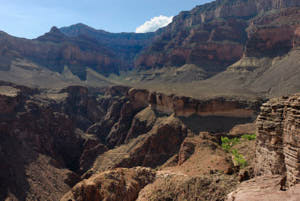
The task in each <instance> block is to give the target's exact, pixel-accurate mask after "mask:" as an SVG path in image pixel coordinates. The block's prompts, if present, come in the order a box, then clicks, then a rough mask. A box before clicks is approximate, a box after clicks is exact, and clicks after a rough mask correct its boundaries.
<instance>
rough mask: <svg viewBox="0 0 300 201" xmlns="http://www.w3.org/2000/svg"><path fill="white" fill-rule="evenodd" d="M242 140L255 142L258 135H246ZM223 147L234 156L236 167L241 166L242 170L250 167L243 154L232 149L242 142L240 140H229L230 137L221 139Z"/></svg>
mask: <svg viewBox="0 0 300 201" xmlns="http://www.w3.org/2000/svg"><path fill="white" fill-rule="evenodd" d="M241 139H244V140H249V141H251V140H255V139H256V134H245V135H242V136H241ZM221 142H222V144H221V146H222V148H223V150H224V151H226V152H228V153H231V154H232V156H233V161H234V163H235V165H237V166H239V167H240V168H245V167H246V166H247V165H248V162H247V160H246V159H245V158H244V156H243V155H242V154H240V153H239V152H238V150H237V149H233V148H232V147H233V146H234V145H236V144H238V143H239V142H240V138H237V137H236V138H232V139H230V138H228V137H221Z"/></svg>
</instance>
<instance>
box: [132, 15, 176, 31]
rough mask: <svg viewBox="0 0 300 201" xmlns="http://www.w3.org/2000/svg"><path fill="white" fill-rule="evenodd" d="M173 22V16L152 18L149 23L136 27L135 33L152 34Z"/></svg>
mask: <svg viewBox="0 0 300 201" xmlns="http://www.w3.org/2000/svg"><path fill="white" fill-rule="evenodd" d="M172 20H173V16H171V17H167V16H163V15H160V16H158V17H154V18H152V19H151V20H149V21H146V22H145V23H144V24H142V25H141V26H139V27H137V28H136V30H135V32H136V33H147V32H153V31H156V30H157V29H159V28H161V27H165V26H167V25H168V24H170V23H171V22H172Z"/></svg>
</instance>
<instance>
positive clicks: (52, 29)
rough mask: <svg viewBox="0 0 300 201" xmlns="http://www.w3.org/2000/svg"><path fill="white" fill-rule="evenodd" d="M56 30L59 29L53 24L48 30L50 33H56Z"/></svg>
mask: <svg viewBox="0 0 300 201" xmlns="http://www.w3.org/2000/svg"><path fill="white" fill-rule="evenodd" d="M57 32H60V31H59V29H58V28H57V27H56V26H53V27H52V28H51V30H50V33H57Z"/></svg>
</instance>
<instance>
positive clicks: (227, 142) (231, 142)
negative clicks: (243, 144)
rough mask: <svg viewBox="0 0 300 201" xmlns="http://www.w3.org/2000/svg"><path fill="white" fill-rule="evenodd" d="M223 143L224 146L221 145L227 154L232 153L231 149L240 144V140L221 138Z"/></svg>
mask: <svg viewBox="0 0 300 201" xmlns="http://www.w3.org/2000/svg"><path fill="white" fill-rule="evenodd" d="M221 141H222V145H221V146H222V148H223V149H224V150H225V151H226V152H230V150H231V148H232V147H233V146H234V145H236V144H237V143H239V142H240V139H239V138H232V139H229V138H228V137H221Z"/></svg>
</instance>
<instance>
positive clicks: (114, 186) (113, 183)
mask: <svg viewBox="0 0 300 201" xmlns="http://www.w3.org/2000/svg"><path fill="white" fill-rule="evenodd" d="M154 179H155V172H154V171H153V170H151V169H149V168H143V167H136V168H132V169H124V168H120V169H116V170H111V171H106V172H103V173H100V174H96V175H94V176H92V177H91V178H89V179H87V180H83V181H82V182H80V183H78V184H77V185H76V186H75V187H73V189H72V190H71V191H70V192H68V193H67V194H65V195H64V196H63V197H62V198H61V201H87V200H93V201H102V200H107V201H109V200H114V201H118V200H120V201H121V200H122V201H134V200H136V198H137V197H138V194H139V191H140V190H141V189H143V188H144V186H146V185H147V184H149V183H152V182H153V181H154Z"/></svg>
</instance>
